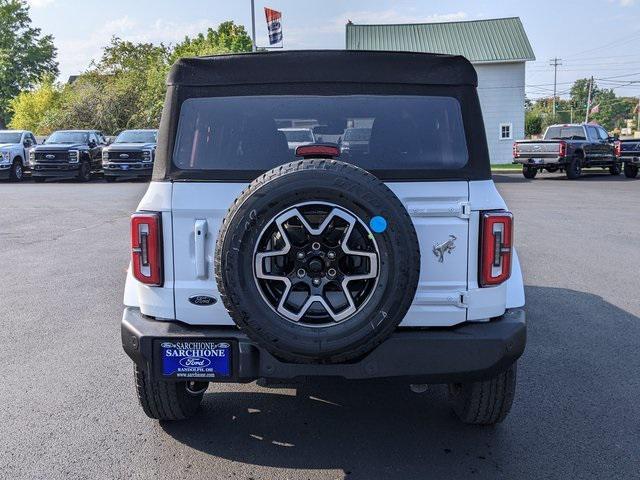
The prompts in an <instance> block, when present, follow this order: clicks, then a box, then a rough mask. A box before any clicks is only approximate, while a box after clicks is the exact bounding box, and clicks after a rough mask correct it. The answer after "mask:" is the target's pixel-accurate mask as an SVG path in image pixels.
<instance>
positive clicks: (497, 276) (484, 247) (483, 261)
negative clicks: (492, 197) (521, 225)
mask: <svg viewBox="0 0 640 480" xmlns="http://www.w3.org/2000/svg"><path fill="white" fill-rule="evenodd" d="M480 235H481V243H480V275H479V280H480V286H481V287H492V286H494V285H499V284H501V283H502V282H504V281H506V280H507V279H508V278H509V277H510V276H511V255H512V250H513V215H512V214H511V213H510V212H505V211H495V212H484V213H483V214H482V218H481V232H480Z"/></svg>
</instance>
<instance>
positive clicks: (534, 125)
mask: <svg viewBox="0 0 640 480" xmlns="http://www.w3.org/2000/svg"><path fill="white" fill-rule="evenodd" d="M540 133H542V116H541V115H540V114H539V113H536V112H526V113H525V116H524V134H525V135H526V136H527V137H531V136H532V135H539V134H540Z"/></svg>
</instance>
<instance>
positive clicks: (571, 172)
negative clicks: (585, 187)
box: [566, 156, 582, 180]
mask: <svg viewBox="0 0 640 480" xmlns="http://www.w3.org/2000/svg"><path fill="white" fill-rule="evenodd" d="M566 174H567V178H568V179H569V180H575V179H576V178H580V175H582V157H579V156H576V157H573V158H572V159H571V161H570V162H569V165H567V170H566Z"/></svg>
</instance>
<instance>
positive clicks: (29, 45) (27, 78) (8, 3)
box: [0, 0, 58, 127]
mask: <svg viewBox="0 0 640 480" xmlns="http://www.w3.org/2000/svg"><path fill="white" fill-rule="evenodd" d="M0 32H1V34H0V127H2V126H3V125H4V124H6V123H7V122H8V121H9V113H10V112H9V103H10V101H11V99H12V98H14V97H15V96H16V95H18V94H19V93H20V92H21V91H23V90H27V89H29V88H32V87H33V86H34V84H36V83H37V82H38V81H39V80H40V79H41V78H42V77H43V75H46V74H54V75H57V73H58V64H57V62H56V61H55V56H56V49H55V47H54V46H53V37H52V36H51V35H44V36H43V35H42V34H41V31H40V29H39V28H34V27H32V26H31V18H30V17H29V6H28V5H27V2H26V1H25V0H0Z"/></svg>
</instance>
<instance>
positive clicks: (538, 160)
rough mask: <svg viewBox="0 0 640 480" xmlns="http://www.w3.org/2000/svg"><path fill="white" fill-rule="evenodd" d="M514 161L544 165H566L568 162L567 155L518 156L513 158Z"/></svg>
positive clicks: (523, 163) (522, 163)
mask: <svg viewBox="0 0 640 480" xmlns="http://www.w3.org/2000/svg"><path fill="white" fill-rule="evenodd" d="M513 163H519V164H521V165H532V166H543V165H565V164H566V163H567V158H566V157H535V158H533V157H532V158H527V157H518V158H514V159H513Z"/></svg>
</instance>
